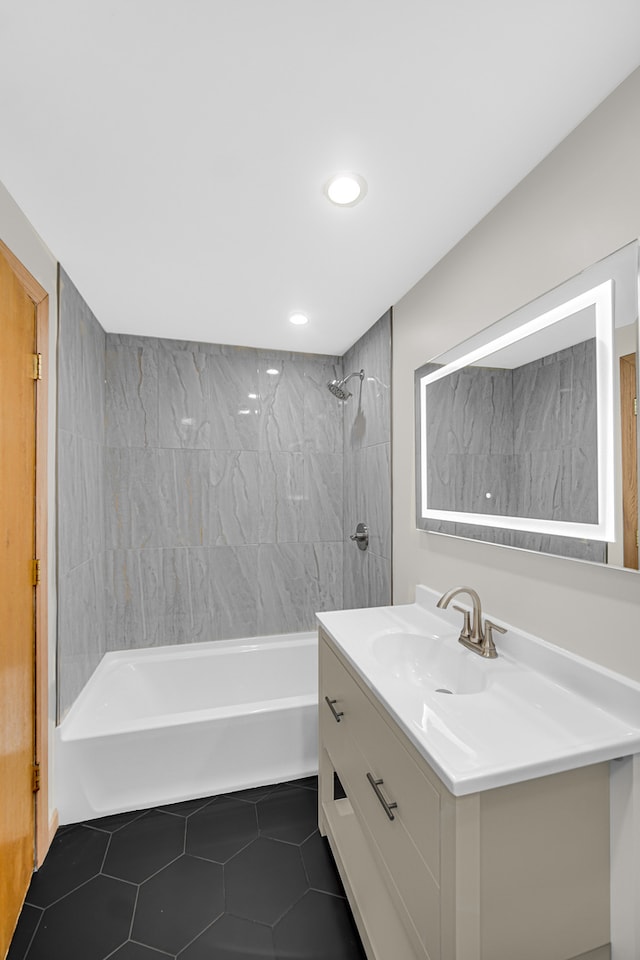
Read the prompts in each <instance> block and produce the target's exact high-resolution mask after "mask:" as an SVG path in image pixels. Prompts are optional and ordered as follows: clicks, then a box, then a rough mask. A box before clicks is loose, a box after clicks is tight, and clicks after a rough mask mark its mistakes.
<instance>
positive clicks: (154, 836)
mask: <svg viewBox="0 0 640 960" xmlns="http://www.w3.org/2000/svg"><path fill="white" fill-rule="evenodd" d="M184 831H185V821H184V819H183V818H182V817H174V816H173V815H172V814H170V813H161V812H159V811H158V810H150V811H149V812H148V813H145V814H143V816H141V817H138V819H137V820H134V821H133V823H129V824H127V826H125V827H123V828H122V829H121V830H118V832H117V833H114V834H113V836H112V837H111V844H110V846H109V852H108V853H107V857H106V860H105V862H104V866H103V868H102V872H103V873H104V874H108V875H109V876H110V877H118V878H119V879H121V880H129V881H131V882H132V883H142V882H143V880H146V879H147V878H148V877H150V876H152V874H154V873H156V872H157V871H158V870H160V869H161V868H162V867H166V866H167V865H168V864H169V863H171V861H172V860H175V859H176V857H179V856H180V855H181V854H182V853H184Z"/></svg>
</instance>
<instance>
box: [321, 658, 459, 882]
mask: <svg viewBox="0 0 640 960" xmlns="http://www.w3.org/2000/svg"><path fill="white" fill-rule="evenodd" d="M321 670H322V677H323V691H322V696H323V702H322V703H321V711H320V716H321V722H323V721H324V722H323V726H322V729H323V732H324V731H326V739H325V742H326V743H328V744H329V745H330V752H331V745H333V747H334V752H335V750H336V749H339V742H338V743H336V740H338V741H340V740H343V739H344V735H345V734H347V733H348V734H349V735H350V736H351V737H353V738H354V740H355V741H356V743H357V745H358V748H359V750H360V752H361V753H362V754H363V756H364V757H365V758H366V760H367V761H368V762H369V764H370V766H371V768H372V769H371V773H374V769H373V768H374V767H375V768H376V771H377V772H376V778H378V777H383V778H384V779H385V783H386V784H388V785H389V789H390V790H392V791H393V799H394V800H395V801H396V802H397V804H398V810H399V811H401V813H400V814H399V815H400V816H401V817H402V823H403V825H404V827H405V829H406V830H407V832H408V833H409V835H410V837H411V839H412V841H413V843H414V844H415V846H416V848H417V849H418V851H419V853H420V856H421V857H422V858H423V860H424V861H425V863H426V864H427V866H428V867H429V870H430V871H431V873H432V874H433V876H434V877H435V878H436V879H439V876H440V795H439V793H438V791H437V790H436V789H435V787H434V786H433V785H432V784H431V782H430V781H429V780H428V779H427V777H426V776H425V775H424V773H423V772H422V771H421V770H420V768H419V767H418V765H417V764H416V762H415V761H414V760H413V758H412V757H411V756H410V755H409V753H408V752H407V750H406V749H405V747H404V746H403V744H402V743H401V741H400V740H399V739H398V737H397V736H396V735H395V733H394V732H393V731H392V730H391V728H390V726H389V724H388V723H387V722H386V721H385V720H384V718H383V717H382V716H381V715H380V713H379V712H378V710H377V709H376V708H375V706H374V705H373V704H372V703H371V701H370V700H369V698H368V697H367V695H366V694H365V693H364V691H363V690H362V689H361V688H360V686H359V685H358V684H357V683H356V681H355V680H354V679H353V677H352V676H351V674H350V673H348V671H347V669H346V668H345V667H344V666H343V664H342V663H341V661H340V660H339V659H338V657H337V656H336V655H335V654H334V653H333V651H332V650H331V649H330V648H329V646H328V645H327V643H326V642H323V643H322V646H321ZM329 691H330V692H329ZM325 695H327V696H329V699H332V700H333V699H335V701H336V702H335V704H333V707H334V709H335V710H336V712H338V713H342V714H343V716H342V717H341V718H340V722H339V723H336V721H335V720H334V719H333V717H332V715H331V712H330V708H329V706H328V704H327V703H326V701H324V696H325ZM336 760H337V757H336ZM383 791H384V787H383Z"/></svg>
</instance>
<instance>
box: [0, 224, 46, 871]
mask: <svg viewBox="0 0 640 960" xmlns="http://www.w3.org/2000/svg"><path fill="white" fill-rule="evenodd" d="M0 254H2V256H3V257H4V259H5V260H6V261H7V263H8V264H9V266H10V268H11V270H12V271H13V273H14V274H15V275H16V277H17V278H18V280H19V281H20V283H21V284H22V286H23V288H24V290H25V292H26V294H27V296H28V297H29V299H30V300H31V302H32V303H33V304H34V307H35V313H36V351H37V352H38V353H39V354H40V356H41V358H42V372H41V379H39V380H38V381H37V389H36V503H35V557H36V558H37V559H39V560H40V580H39V583H38V584H37V587H36V590H35V600H34V618H35V623H34V628H35V670H34V675H35V691H34V694H35V696H34V710H35V715H34V762H37V763H39V765H40V788H39V790H37V791H36V792H35V794H34V798H35V809H34V818H35V819H34V833H35V850H34V867H35V868H36V869H37V868H38V867H40V866H41V865H42V863H43V861H44V858H45V856H46V854H47V851H48V849H49V846H50V845H51V841H52V840H53V836H54V834H55V832H56V829H57V826H58V823H57V820H58V817H57V812H56V811H55V810H54V811H53V814H52V817H51V820H49V602H48V601H49V594H48V591H49V563H48V517H49V510H48V500H49V483H48V446H49V444H48V439H49V438H48V429H49V397H48V386H49V378H48V372H49V294H48V293H47V291H46V290H45V289H44V287H43V286H42V285H41V284H39V283H38V281H37V280H36V279H35V277H33V276H32V275H31V274H30V273H29V271H28V270H27V268H26V267H25V266H24V265H23V264H22V263H21V262H20V260H18V258H17V257H16V256H15V254H13V253H12V252H11V250H10V249H9V247H7V245H6V244H5V243H3V242H2V240H0Z"/></svg>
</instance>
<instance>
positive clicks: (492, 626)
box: [482, 619, 507, 659]
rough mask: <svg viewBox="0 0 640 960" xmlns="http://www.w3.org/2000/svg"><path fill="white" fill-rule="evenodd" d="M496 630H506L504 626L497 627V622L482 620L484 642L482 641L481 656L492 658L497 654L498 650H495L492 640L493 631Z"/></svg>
mask: <svg viewBox="0 0 640 960" xmlns="http://www.w3.org/2000/svg"><path fill="white" fill-rule="evenodd" d="M494 630H497V631H498V633H506V632H507V630H506V628H505V627H499V626H498V624H497V623H494V622H493V621H492V620H487V619H485V621H484V642H483V645H482V646H483V650H482V656H483V657H490V658H491V659H493V658H494V657H497V656H498V651H497V650H496V645H495V643H494V642H493V631H494Z"/></svg>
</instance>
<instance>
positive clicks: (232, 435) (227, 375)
mask: <svg viewBox="0 0 640 960" xmlns="http://www.w3.org/2000/svg"><path fill="white" fill-rule="evenodd" d="M208 376H209V384H210V385H209V392H210V396H211V404H212V408H211V434H210V437H211V447H212V449H214V450H258V448H259V434H260V421H261V414H262V399H261V395H260V382H259V374H258V356H257V353H256V351H255V350H239V349H237V348H236V349H235V350H233V351H231V352H230V353H227V352H225V353H220V354H219V355H215V356H211V357H209V359H208Z"/></svg>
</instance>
